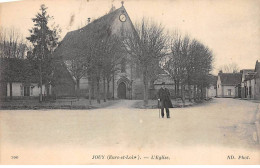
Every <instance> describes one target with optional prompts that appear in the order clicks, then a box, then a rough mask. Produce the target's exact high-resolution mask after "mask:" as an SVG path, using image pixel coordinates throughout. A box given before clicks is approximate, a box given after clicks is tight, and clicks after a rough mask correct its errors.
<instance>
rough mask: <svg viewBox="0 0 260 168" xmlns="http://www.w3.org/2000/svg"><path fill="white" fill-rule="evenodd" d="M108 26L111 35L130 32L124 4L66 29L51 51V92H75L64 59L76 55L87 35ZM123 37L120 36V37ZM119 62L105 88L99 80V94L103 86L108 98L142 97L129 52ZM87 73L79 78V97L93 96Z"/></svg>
mask: <svg viewBox="0 0 260 168" xmlns="http://www.w3.org/2000/svg"><path fill="white" fill-rule="evenodd" d="M106 28H109V30H110V33H111V35H115V36H118V37H122V36H124V35H125V34H126V33H129V32H132V33H133V32H134V31H135V28H134V25H133V23H132V21H131V19H130V17H129V15H128V13H127V11H126V9H125V7H124V4H123V2H122V6H121V7H120V8H118V9H114V8H112V9H111V11H110V12H109V13H108V14H106V15H104V16H102V17H100V18H98V19H96V20H93V21H91V22H90V19H89V23H88V24H87V25H86V26H84V27H82V28H81V29H78V30H75V31H71V32H68V33H67V34H66V36H65V37H64V39H63V40H62V41H61V43H60V45H59V46H58V47H57V49H56V50H55V52H54V57H55V58H56V62H57V66H55V71H54V78H55V79H56V82H55V84H54V87H53V89H52V92H53V94H55V95H56V96H58V97H61V96H73V95H75V91H76V83H75V78H74V77H73V76H72V74H71V72H70V71H69V70H68V68H66V62H68V61H70V59H71V58H73V57H77V56H78V55H79V54H80V53H82V51H83V48H80V46H82V44H84V42H85V40H86V39H87V38H88V36H89V34H92V33H97V32H100V31H105V30H106ZM121 39H123V38H121ZM120 57H121V60H122V61H121V64H120V65H118V66H120V67H119V68H118V69H119V71H117V72H116V73H115V74H114V75H113V79H112V80H111V81H110V83H109V86H110V87H109V88H108V89H107V88H103V87H102V86H103V84H102V83H100V96H101V99H102V96H104V89H107V93H106V95H107V97H108V98H118V99H143V82H142V76H141V73H140V69H139V68H138V65H137V64H136V63H134V62H133V61H132V60H131V55H129V54H128V53H127V52H124V53H123V54H122V55H121V56H120ZM90 85H91V84H90V80H89V74H88V73H86V74H84V76H83V77H82V78H81V79H80V81H79V88H80V96H81V97H89V95H92V97H93V98H96V97H97V95H96V94H97V91H96V90H97V86H96V84H94V87H95V88H94V91H93V92H94V93H91V92H90Z"/></svg>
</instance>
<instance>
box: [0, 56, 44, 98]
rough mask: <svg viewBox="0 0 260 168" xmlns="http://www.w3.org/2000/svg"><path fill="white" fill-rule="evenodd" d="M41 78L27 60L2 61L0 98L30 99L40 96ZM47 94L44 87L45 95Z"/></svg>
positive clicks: (12, 59) (7, 59) (6, 59)
mask: <svg viewBox="0 0 260 168" xmlns="http://www.w3.org/2000/svg"><path fill="white" fill-rule="evenodd" d="M38 83H39V76H38V75H37V74H36V72H35V70H34V69H33V67H32V66H31V65H30V62H29V60H27V59H18V58H1V59H0V98H1V99H5V98H9V97H10V96H12V97H13V98H30V97H38V96H39V94H40V87H39V85H38ZM44 93H46V90H45V85H43V94H44Z"/></svg>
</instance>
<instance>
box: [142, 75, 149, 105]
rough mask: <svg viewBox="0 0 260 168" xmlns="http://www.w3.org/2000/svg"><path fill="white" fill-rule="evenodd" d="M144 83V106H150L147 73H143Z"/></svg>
mask: <svg viewBox="0 0 260 168" xmlns="http://www.w3.org/2000/svg"><path fill="white" fill-rule="evenodd" d="M143 82H144V106H146V105H148V80H147V76H146V72H145V71H144V72H143Z"/></svg>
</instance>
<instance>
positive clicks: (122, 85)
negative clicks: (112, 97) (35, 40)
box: [117, 82, 126, 99]
mask: <svg viewBox="0 0 260 168" xmlns="http://www.w3.org/2000/svg"><path fill="white" fill-rule="evenodd" d="M117 95H118V98H119V99H126V85H125V83H124V82H121V83H120V84H119V85H118V89H117Z"/></svg>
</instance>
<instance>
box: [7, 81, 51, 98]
mask: <svg viewBox="0 0 260 168" xmlns="http://www.w3.org/2000/svg"><path fill="white" fill-rule="evenodd" d="M21 87H24V85H23V84H22V83H17V82H16V83H12V95H13V96H14V97H20V96H24V95H23V94H24V92H22V91H21ZM40 92H41V91H40V87H38V84H36V83H32V84H30V96H35V97H36V96H39V94H40ZM42 93H43V94H46V92H45V86H44V85H43V86H42ZM7 96H10V85H9V83H8V84H7Z"/></svg>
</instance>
